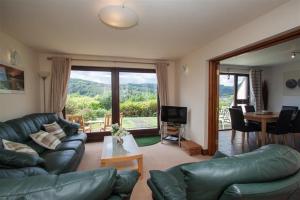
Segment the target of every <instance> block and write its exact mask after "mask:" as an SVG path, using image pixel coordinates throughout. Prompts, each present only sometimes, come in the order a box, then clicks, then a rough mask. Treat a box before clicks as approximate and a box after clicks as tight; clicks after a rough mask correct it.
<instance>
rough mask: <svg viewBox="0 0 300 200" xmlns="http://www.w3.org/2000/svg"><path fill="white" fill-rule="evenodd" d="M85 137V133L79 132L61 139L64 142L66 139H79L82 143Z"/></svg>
mask: <svg viewBox="0 0 300 200" xmlns="http://www.w3.org/2000/svg"><path fill="white" fill-rule="evenodd" d="M86 138H87V136H86V134H85V133H79V134H75V135H71V136H67V137H65V138H64V139H62V141H63V142H66V141H76V140H79V141H82V142H83V143H85V142H86Z"/></svg>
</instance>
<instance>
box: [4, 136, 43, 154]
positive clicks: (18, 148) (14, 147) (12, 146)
mask: <svg viewBox="0 0 300 200" xmlns="http://www.w3.org/2000/svg"><path fill="white" fill-rule="evenodd" d="M2 143H3V146H4V149H6V150H10V151H15V152H20V153H28V154H33V155H38V153H37V152H36V151H35V150H33V149H32V148H31V147H29V146H28V145H26V144H22V143H18V142H12V141H9V140H4V139H3V140H2Z"/></svg>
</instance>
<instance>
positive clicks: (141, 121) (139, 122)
mask: <svg viewBox="0 0 300 200" xmlns="http://www.w3.org/2000/svg"><path fill="white" fill-rule="evenodd" d="M98 120H101V121H103V120H104V119H103V118H99V119H98ZM90 126H91V129H92V132H99V131H100V128H102V127H103V124H101V126H102V127H100V123H94V124H91V125H90ZM122 127H124V128H126V129H127V130H130V129H143V128H157V117H124V118H123V125H122Z"/></svg>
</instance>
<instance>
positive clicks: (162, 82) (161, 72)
mask: <svg viewBox="0 0 300 200" xmlns="http://www.w3.org/2000/svg"><path fill="white" fill-rule="evenodd" d="M167 67H168V63H157V64H156V65H155V68H156V76H157V83H158V96H159V103H160V106H166V105H167V104H168V74H167V70H168V69H167Z"/></svg>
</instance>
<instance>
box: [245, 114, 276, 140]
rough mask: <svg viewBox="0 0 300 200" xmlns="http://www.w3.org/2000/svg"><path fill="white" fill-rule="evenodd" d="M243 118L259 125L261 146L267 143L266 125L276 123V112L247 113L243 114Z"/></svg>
mask: <svg viewBox="0 0 300 200" xmlns="http://www.w3.org/2000/svg"><path fill="white" fill-rule="evenodd" d="M244 118H245V119H246V120H248V121H255V122H259V123H261V145H265V144H266V142H267V138H268V137H267V124H268V123H271V122H276V121H277V120H278V118H279V113H277V112H248V113H245V114H244Z"/></svg>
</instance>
